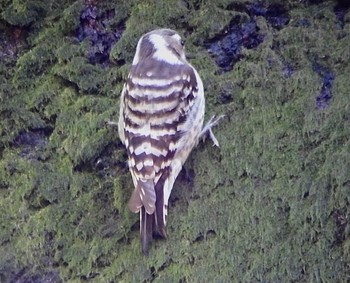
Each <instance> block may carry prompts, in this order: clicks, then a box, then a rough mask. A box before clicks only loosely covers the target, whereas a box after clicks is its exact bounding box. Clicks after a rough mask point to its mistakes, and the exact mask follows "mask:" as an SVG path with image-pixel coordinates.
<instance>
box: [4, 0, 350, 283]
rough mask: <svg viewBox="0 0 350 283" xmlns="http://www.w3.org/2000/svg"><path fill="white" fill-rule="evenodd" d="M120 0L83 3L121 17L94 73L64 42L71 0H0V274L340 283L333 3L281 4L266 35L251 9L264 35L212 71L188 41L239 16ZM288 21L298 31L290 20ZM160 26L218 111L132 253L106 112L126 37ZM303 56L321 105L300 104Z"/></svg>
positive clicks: (344, 77)
mask: <svg viewBox="0 0 350 283" xmlns="http://www.w3.org/2000/svg"><path fill="white" fill-rule="evenodd" d="M124 2H125V1H120V2H119V1H117V2H115V3H114V2H113V3H111V2H107V1H102V2H101V1H99V4H98V5H99V6H98V9H99V10H98V11H99V12H98V13H99V14H102V13H103V12H105V11H107V10H113V9H115V15H114V17H113V18H112V19H110V21H111V23H110V24H109V25H108V27H110V28H111V29H113V28H115V27H116V26H118V27H119V25H122V23H124V22H125V31H124V33H123V35H122V38H121V40H120V41H118V42H117V43H116V44H115V46H114V47H113V48H112V51H111V55H110V58H111V60H113V61H114V63H115V64H114V65H112V63H111V64H110V65H108V64H106V65H104V66H101V65H99V64H95V65H92V64H91V63H90V62H89V61H88V59H87V52H88V51H89V48H90V47H91V42H89V40H87V39H85V40H83V41H82V42H79V41H78V40H77V39H76V38H75V37H74V36H75V33H76V30H77V27H78V25H79V24H80V20H79V16H80V12H81V10H82V9H83V7H84V5H85V3H84V1H76V2H74V3H73V2H69V1H63V2H62V1H61V2H59V3H56V2H55V3H53V2H52V3H51V2H49V3H48V4H47V3H46V2H45V5H44V4H43V3H42V2H40V1H29V2H28V3H27V2H26V3H21V2H20V1H15V2H13V3H12V2H11V3H10V2H9V1H3V2H1V4H0V7H2V9H1V11H2V13H1V19H2V23H1V26H0V28H1V30H2V31H4V32H3V33H2V35H1V36H0V37H1V38H0V39H1V40H2V42H3V43H4V44H3V45H2V47H0V82H1V83H0V95H1V96H0V102H1V103H0V115H1V119H0V156H1V159H0V254H1V258H0V281H1V282H11V281H13V280H14V278H16V276H22V277H21V279H23V280H24V279H25V278H27V279H28V280H30V279H31V278H33V276H38V277H39V278H47V276H48V275H47V274H49V272H51V271H52V270H54V271H55V272H57V273H59V277H60V278H61V280H62V281H63V282H81V281H84V280H86V281H90V282H148V281H154V282H168V281H169V282H180V281H181V282H232V281H242V282H258V281H266V282H283V281H294V282H313V281H315V282H320V281H330V282H335V281H339V280H342V279H343V278H345V277H346V276H347V273H348V265H347V264H348V262H349V261H350V254H349V250H350V249H349V247H350V239H349V232H350V225H349V223H348V218H349V202H350V190H349V179H350V178H349V173H348V168H349V166H350V164H349V160H350V156H349V152H350V142H349V136H350V130H349V129H350V125H349V121H350V119H349V102H348V93H349V84H348V80H349V78H348V74H349V72H350V70H349V64H348V62H349V56H350V53H349V47H348V42H349V38H348V37H349V36H348V31H349V27H350V25H349V24H348V21H345V26H344V28H343V29H342V30H336V29H335V22H336V21H337V19H336V17H335V14H334V12H333V8H334V7H333V6H334V3H333V2H331V1H330V2H327V1H324V2H323V3H322V4H321V5H306V3H301V2H300V1H289V2H288V3H286V4H285V5H286V7H287V8H288V9H290V10H289V15H290V17H291V19H290V22H289V24H288V25H287V26H285V27H284V28H282V29H281V30H276V29H273V28H272V27H271V25H270V24H269V23H268V22H267V21H266V19H265V18H264V17H260V16H259V17H257V18H256V20H257V24H258V26H259V33H260V34H262V35H263V36H264V41H263V42H262V43H261V44H260V45H259V46H258V47H257V48H253V49H245V50H243V55H244V56H243V58H242V59H241V60H240V61H238V62H237V63H236V64H235V65H234V68H233V70H232V71H230V72H226V73H223V74H220V70H219V67H218V66H217V65H216V64H215V60H214V58H212V57H211V55H210V54H209V53H208V52H207V50H206V47H205V46H204V45H203V43H204V42H207V40H208V39H210V38H212V37H213V36H215V35H216V34H218V33H219V32H220V31H221V30H222V29H223V28H224V27H225V26H226V25H227V24H228V23H229V22H230V20H231V19H232V17H234V16H236V15H238V14H239V15H240V16H241V20H242V21H244V19H246V18H248V15H247V14H245V13H244V12H243V10H242V9H241V11H239V12H237V11H235V8H234V7H235V5H231V4H232V3H231V2H232V1H225V0H223V1H216V2H215V3H214V2H213V1H211V2H210V1H200V2H198V1H188V3H187V4H185V3H184V2H181V1H163V2H161V3H159V1H158V2H157V1H143V2H140V1H127V3H126V2H125V3H124ZM248 2H249V1H248ZM273 2H275V1H273ZM242 3H243V4H244V3H246V1H239V4H237V5H243V4H242ZM271 3H272V2H271ZM16 10H17V12H16ZM347 18H348V15H346V19H347ZM304 19H306V20H308V21H309V23H310V25H309V26H302V25H298V24H297V23H298V21H299V20H304ZM13 24H15V25H18V26H26V27H30V29H29V31H28V34H27V35H25V36H24V38H21V39H20V40H18V41H16V40H13V39H12V37H11V35H12V34H13V30H12V27H11V25H13ZM163 26H165V27H170V28H174V29H176V30H178V31H179V32H180V33H181V34H183V35H185V37H186V39H187V41H186V42H187V50H188V51H187V52H188V53H189V54H190V55H191V56H190V57H191V59H190V62H191V63H192V64H193V65H194V66H195V67H196V68H197V69H198V72H199V73H200V75H201V77H202V79H203V82H204V85H205V91H206V116H207V117H210V116H211V115H212V114H226V118H225V119H224V120H222V121H221V123H220V124H219V125H218V126H217V128H215V130H214V132H215V134H216V136H217V138H218V140H219V142H220V148H215V147H212V145H211V142H210V141H206V142H205V143H200V144H199V146H198V148H197V149H196V150H195V151H194V152H193V153H192V154H191V156H190V158H189V160H188V161H187V162H186V164H185V170H184V172H182V173H181V174H180V176H179V178H178V180H177V182H176V184H175V188H174V190H173V192H172V196H171V198H170V208H169V217H168V227H167V232H168V239H167V240H158V241H154V243H153V246H152V249H151V251H150V256H149V257H144V256H142V255H141V253H140V244H139V231H138V215H136V214H132V213H131V212H129V211H128V209H127V205H126V204H127V201H128V199H129V197H130V194H131V191H132V186H133V185H132V180H131V177H130V174H129V172H128V168H127V164H126V153H125V150H124V148H123V146H122V145H121V143H120V141H119V140H118V138H117V129H116V127H115V126H112V125H108V124H107V123H106V121H108V120H112V121H116V120H117V117H118V105H119V104H118V103H119V102H118V98H119V94H120V91H121V89H122V82H123V80H124V79H125V78H126V76H127V74H128V69H129V66H130V63H131V60H132V57H133V54H134V50H135V46H136V44H137V40H138V38H139V37H140V35H141V34H143V33H144V32H146V31H148V30H150V29H152V28H156V27H163ZM13 48H15V49H16V50H18V52H17V53H15V54H13V53H11V52H10V51H11V50H14V49H13ZM3 54H9V55H7V56H3ZM11 54H12V55H11ZM10 55H11V56H10ZM123 60H125V63H126V64H125V65H123V66H120V64H122V62H123ZM314 62H318V63H319V64H321V65H322V66H325V67H326V68H327V69H329V70H331V71H332V72H333V73H334V77H335V79H334V83H333V88H332V95H333V97H332V100H331V103H330V105H329V107H328V108H327V109H324V110H321V109H316V106H315V99H316V96H317V95H318V93H319V92H320V90H321V88H322V78H321V77H320V76H319V75H318V74H317V73H316V72H315V71H314V70H313V64H314ZM286 64H288V65H291V66H292V67H293V69H294V72H293V73H292V74H291V76H289V77H288V76H286V75H285V74H284V73H283V70H284V67H285V66H286ZM222 94H224V95H227V96H229V97H230V98H231V99H229V100H227V101H224V100H223V99H222V98H221V95H222ZM38 132H39V133H40V134H39V135H38V136H36V135H35V134H37V133H38ZM25 133H27V134H28V135H29V138H27V139H26V136H24V137H23V135H24V134H25ZM33 135H34V137H35V138H37V139H39V141H32V140H31V139H30V137H32V136H33ZM192 176H194V177H192ZM330 259H332V260H330ZM21 270H24V272H25V274H24V275H19V274H20V273H19V272H20V271H21ZM58 280H59V279H58V278H57V277H52V278H51V281H52V282H55V281H57V282H59V281H58Z"/></svg>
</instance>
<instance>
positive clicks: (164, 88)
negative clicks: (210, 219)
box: [118, 29, 216, 254]
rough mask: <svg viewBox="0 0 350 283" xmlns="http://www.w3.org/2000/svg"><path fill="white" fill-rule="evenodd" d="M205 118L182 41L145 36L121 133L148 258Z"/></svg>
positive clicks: (166, 32)
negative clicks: (176, 183) (150, 244)
mask: <svg viewBox="0 0 350 283" xmlns="http://www.w3.org/2000/svg"><path fill="white" fill-rule="evenodd" d="M203 118H204V91H203V84H202V81H201V79H200V77H199V75H198V73H197V71H196V70H195V69H194V68H193V67H192V66H191V65H190V64H189V63H188V62H187V61H186V58H185V53H184V46H183V41H182V40H181V37H180V36H179V35H178V34H177V33H176V32H175V31H173V30H170V29H159V30H154V31H151V32H149V33H147V34H145V35H144V36H142V37H141V39H140V40H139V42H138V45H137V49H136V54H135V57H134V60H133V64H132V67H131V70H130V73H129V76H128V78H127V81H126V83H125V85H124V88H123V91H122V94H121V101H120V115H119V122H118V130H119V136H120V138H121V140H122V142H123V143H124V144H125V147H126V149H127V153H128V158H129V168H130V172H131V176H132V180H133V183H134V186H135V189H134V191H133V193H132V196H131V199H130V201H129V208H130V210H131V211H133V212H140V233H141V242H142V251H143V252H144V253H145V254H147V253H148V248H149V243H150V241H151V239H152V237H153V236H154V235H158V236H161V237H166V232H165V225H166V215H167V208H168V200H169V196H170V193H171V190H172V187H173V185H174V182H175V179H176V177H177V176H178V174H179V172H180V170H181V168H182V165H183V164H184V162H185V161H186V159H187V157H188V155H189V154H190V152H191V150H192V149H193V147H194V146H196V144H197V143H198V140H199V137H200V135H201V134H203V133H202V126H203ZM214 124H216V122H215V123H212V124H211V125H209V126H208V127H207V128H206V129H205V131H207V130H209V131H210V129H211V127H212V126H213V125H214ZM211 135H212V133H211Z"/></svg>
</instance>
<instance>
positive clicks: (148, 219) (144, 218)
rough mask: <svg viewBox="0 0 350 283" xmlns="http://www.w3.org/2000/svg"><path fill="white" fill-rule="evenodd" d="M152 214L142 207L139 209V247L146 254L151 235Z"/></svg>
mask: <svg viewBox="0 0 350 283" xmlns="http://www.w3.org/2000/svg"><path fill="white" fill-rule="evenodd" d="M153 220H154V214H148V213H147V212H146V209H145V208H144V207H142V208H141V210H140V234H141V247H142V252H143V254H144V255H148V250H149V247H150V243H151V241H152V237H153V236H152V235H153Z"/></svg>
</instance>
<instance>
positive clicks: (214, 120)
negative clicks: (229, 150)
mask: <svg viewBox="0 0 350 283" xmlns="http://www.w3.org/2000/svg"><path fill="white" fill-rule="evenodd" d="M224 117H225V115H220V116H219V117H217V118H216V117H215V115H214V116H212V117H211V118H210V119H209V121H208V122H207V123H206V125H205V126H204V127H203V129H202V132H201V133H200V135H199V138H202V139H203V140H205V138H206V135H207V134H208V133H209V137H210V139H211V140H212V141H213V143H214V144H213V146H214V145H215V146H217V147H220V145H219V142H218V140H217V138H216V137H215V135H214V133H213V131H212V127H214V126H216V125H217V124H218V123H219V121H220V120H221V119H222V118H224Z"/></svg>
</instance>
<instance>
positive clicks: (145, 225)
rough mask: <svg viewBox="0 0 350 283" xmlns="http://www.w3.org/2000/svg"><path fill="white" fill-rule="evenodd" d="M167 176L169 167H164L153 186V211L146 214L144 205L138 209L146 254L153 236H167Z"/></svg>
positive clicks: (142, 242)
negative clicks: (165, 188) (165, 198)
mask: <svg viewBox="0 0 350 283" xmlns="http://www.w3.org/2000/svg"><path fill="white" fill-rule="evenodd" d="M168 177H169V169H166V170H165V171H164V172H163V174H162V176H161V177H160V179H159V180H158V183H157V184H156V186H155V188H154V190H155V195H156V197H155V207H154V211H152V213H151V214H148V213H147V207H145V206H142V208H141V210H140V234H141V246H142V252H143V254H145V255H148V251H149V248H150V245H151V242H152V239H153V237H160V238H166V237H167V234H166V231H165V215H166V207H165V205H164V184H165V181H166V179H167V178H168ZM135 199H136V198H135ZM135 203H137V201H135Z"/></svg>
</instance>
